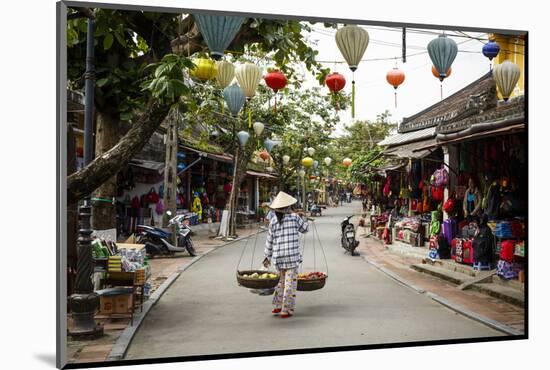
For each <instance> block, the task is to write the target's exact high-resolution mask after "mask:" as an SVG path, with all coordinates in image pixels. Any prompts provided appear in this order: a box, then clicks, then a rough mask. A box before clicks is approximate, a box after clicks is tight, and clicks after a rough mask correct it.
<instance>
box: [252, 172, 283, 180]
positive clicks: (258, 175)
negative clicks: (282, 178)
mask: <svg viewBox="0 0 550 370" xmlns="http://www.w3.org/2000/svg"><path fill="white" fill-rule="evenodd" d="M246 174H247V175H250V176H256V177H265V178H268V179H276V178H277V176H273V175H270V174H268V173H263V172H256V171H246Z"/></svg>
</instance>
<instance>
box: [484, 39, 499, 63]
mask: <svg viewBox="0 0 550 370" xmlns="http://www.w3.org/2000/svg"><path fill="white" fill-rule="evenodd" d="M481 51H482V52H483V55H485V56H486V57H487V58H489V60H493V58H494V57H496V56H497V55H498V53H499V51H500V46H499V45H498V43H496V42H495V41H494V40H489V42H488V43H486V44H485V45H483V48H482V49H481Z"/></svg>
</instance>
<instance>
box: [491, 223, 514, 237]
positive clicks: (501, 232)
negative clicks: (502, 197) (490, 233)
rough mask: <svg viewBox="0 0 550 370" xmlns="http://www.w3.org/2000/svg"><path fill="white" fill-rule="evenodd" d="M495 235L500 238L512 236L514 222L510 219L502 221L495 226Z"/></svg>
mask: <svg viewBox="0 0 550 370" xmlns="http://www.w3.org/2000/svg"><path fill="white" fill-rule="evenodd" d="M495 235H496V236H497V237H499V238H512V237H513V234H512V224H511V223H510V222H508V221H501V222H499V223H497V226H496V227H495Z"/></svg>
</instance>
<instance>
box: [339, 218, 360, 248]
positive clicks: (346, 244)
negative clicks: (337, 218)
mask: <svg viewBox="0 0 550 370" xmlns="http://www.w3.org/2000/svg"><path fill="white" fill-rule="evenodd" d="M352 217H353V216H348V217H346V218H345V219H344V221H342V223H341V224H340V226H341V227H342V239H341V243H342V248H344V249H345V250H346V251H347V252H350V254H351V255H352V256H358V255H359V253H357V252H355V248H357V246H358V245H359V241H358V240H356V239H355V227H354V226H353V224H352V223H351V222H350V221H349V220H350V219H351V218H352Z"/></svg>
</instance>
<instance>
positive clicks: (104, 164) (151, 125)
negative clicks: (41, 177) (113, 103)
mask: <svg viewBox="0 0 550 370" xmlns="http://www.w3.org/2000/svg"><path fill="white" fill-rule="evenodd" d="M168 111H169V107H168V106H166V105H162V104H160V103H159V102H158V101H156V100H151V101H149V104H148V105H147V110H146V112H145V113H144V114H143V115H142V116H141V117H140V118H139V120H138V121H137V122H135V123H134V124H133V125H132V128H130V130H129V131H128V132H127V133H126V135H124V137H123V138H122V139H121V140H120V141H119V142H118V144H116V145H115V146H114V147H113V148H111V149H110V150H109V151H107V152H105V153H104V154H102V155H101V156H99V157H97V158H95V159H94V160H93V161H92V162H91V163H90V164H88V165H87V166H86V167H84V168H83V169H82V170H80V171H78V172H77V173H74V174H72V175H71V176H69V177H68V179H67V200H68V203H71V202H76V201H78V200H79V199H82V198H83V197H85V196H87V195H89V194H91V193H92V192H93V191H94V190H96V189H97V188H98V187H99V186H100V185H101V184H103V183H104V182H105V181H107V180H108V179H109V178H110V177H112V176H114V175H116V174H117V173H118V171H120V169H121V168H122V167H123V166H125V165H126V164H127V163H128V162H129V161H130V160H131V159H132V157H133V156H134V155H135V154H137V153H138V152H139V151H140V150H141V149H142V148H143V146H144V145H145V144H146V143H147V141H148V140H149V138H150V137H151V135H153V133H154V132H155V130H156V129H157V128H158V127H159V126H160V125H161V123H162V121H164V118H165V117H166V115H167V114H168Z"/></svg>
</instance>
